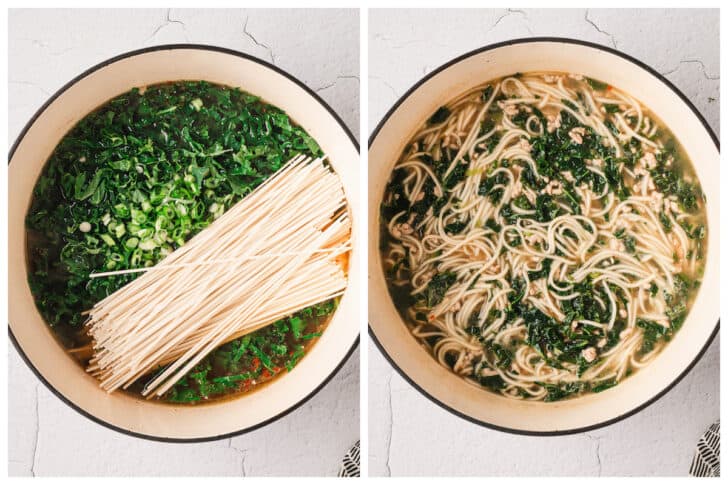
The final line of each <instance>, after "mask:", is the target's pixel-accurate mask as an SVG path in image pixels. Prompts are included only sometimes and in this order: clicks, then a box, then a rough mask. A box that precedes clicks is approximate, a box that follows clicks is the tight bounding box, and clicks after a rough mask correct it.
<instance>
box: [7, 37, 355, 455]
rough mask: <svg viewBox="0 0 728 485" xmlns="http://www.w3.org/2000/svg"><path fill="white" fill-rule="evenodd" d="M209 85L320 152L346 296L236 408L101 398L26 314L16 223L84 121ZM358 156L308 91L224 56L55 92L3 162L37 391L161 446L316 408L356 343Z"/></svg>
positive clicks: (15, 333)
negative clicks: (282, 120)
mask: <svg viewBox="0 0 728 485" xmlns="http://www.w3.org/2000/svg"><path fill="white" fill-rule="evenodd" d="M178 80H206V81H209V82H213V83H219V84H224V85H228V86H235V87H239V88H241V89H243V90H245V91H248V92H250V93H252V94H255V95H258V96H260V97H261V98H262V99H263V100H264V101H266V102H268V103H271V104H273V105H275V106H277V107H279V108H281V109H283V110H284V111H286V112H287V113H288V114H289V115H290V116H291V118H292V119H293V120H294V121H296V122H297V123H298V124H299V125H301V126H302V127H303V128H304V129H305V130H306V131H307V132H308V133H309V134H310V135H311V136H312V137H313V138H314V139H315V140H316V141H317V142H318V143H319V145H320V146H321V147H322V149H323V151H324V153H326V154H327V156H328V157H329V162H330V163H331V165H332V166H333V168H334V169H335V170H336V172H337V174H338V175H339V177H340V178H341V180H342V185H343V187H344V192H345V194H346V197H347V200H348V202H349V207H350V213H351V217H352V222H353V224H352V225H353V229H352V242H353V250H352V254H351V257H350V262H349V285H348V287H347V289H346V291H345V293H344V295H343V296H342V298H341V301H340V304H339V307H338V309H337V311H336V313H335V314H334V316H333V318H332V320H331V322H330V323H329V325H328V327H327V329H326V331H325V332H324V333H323V335H322V337H321V338H320V339H319V341H318V342H317V343H316V344H315V345H314V346H313V347H312V349H311V351H310V352H308V353H307V355H306V356H305V357H304V358H303V359H302V360H301V362H299V364H298V365H297V366H296V367H295V368H294V369H293V370H292V371H291V372H289V373H284V374H283V375H281V376H279V377H277V378H276V380H275V381H273V382H272V383H270V384H267V385H265V386H263V387H262V388H261V389H259V390H256V391H254V392H252V393H249V394H246V395H243V396H241V397H237V398H232V399H225V400H220V401H215V402H212V403H207V404H204V405H200V406H180V405H169V404H162V403H157V402H152V401H146V400H144V399H139V398H135V397H134V396H131V395H129V394H126V393H120V392H117V393H113V394H111V395H108V394H106V393H105V392H104V391H103V390H101V389H100V387H99V386H98V384H97V383H96V382H95V380H94V379H93V378H92V377H91V376H89V375H88V374H86V372H84V371H83V369H82V368H81V367H80V366H78V365H77V364H76V363H75V362H73V360H72V358H71V357H70V356H68V355H67V354H66V353H65V350H64V349H63V348H62V347H61V345H60V344H58V343H57V342H56V341H55V339H54V338H53V335H52V333H51V330H50V329H48V326H47V325H46V324H45V323H44V322H43V320H42V318H41V317H40V314H39V313H38V311H37V309H36V308H35V306H34V303H33V300H32V295H31V294H30V289H29V287H28V284H27V276H26V262H25V251H24V240H25V237H24V224H23V220H24V217H25V212H26V211H27V207H28V204H29V201H30V193H31V191H32V187H33V185H34V184H35V180H36V179H37V175H38V173H39V172H40V170H41V168H42V166H43V165H44V163H45V160H47V158H48V156H49V155H50V153H51V152H52V150H53V148H55V145H56V144H57V143H58V141H60V138H62V137H63V135H65V133H66V132H67V131H68V130H69V129H70V128H71V127H72V126H73V125H75V123H76V122H78V121H79V120H80V119H81V118H83V116H85V115H86V114H87V113H89V112H91V111H92V110H93V109H95V108H96V107H98V106H100V105H101V104H103V103H104V102H106V101H107V100H109V99H111V98H113V97H115V96H117V95H120V94H122V93H124V92H127V91H128V90H129V89H131V88H132V87H135V86H143V85H148V84H154V83H160V82H168V81H178ZM358 156H359V145H358V143H357V141H356V139H355V138H354V136H353V135H352V133H351V131H350V130H349V129H348V128H347V127H346V125H345V124H344V122H343V121H342V120H341V118H340V117H339V116H338V115H337V114H336V113H335V112H334V111H333V109H332V108H331V107H329V106H328V104H326V102H324V101H323V100H322V99H321V98H320V97H319V96H318V95H317V94H316V93H315V92H314V91H313V90H311V89H310V88H308V87H306V86H305V85H304V84H303V83H302V82H301V81H299V80H297V79H296V78H295V77H293V76H292V75H290V74H288V73H286V72H285V71H283V70H282V69H280V68H278V67H276V66H274V65H272V64H270V63H268V62H265V61H262V60H260V59H258V58H256V57H253V56H250V55H247V54H244V53H241V52H237V51H234V50H230V49H225V48H220V47H215V46H207V45H198V44H174V45H161V46H154V47H150V48H145V49H140V50H135V51H131V52H127V53H125V54H121V55H118V56H116V57H114V58H112V59H109V60H107V61H104V62H102V63H100V64H98V65H96V66H94V67H91V68H90V69H88V70H87V71H85V72H83V73H82V74H80V75H79V76H77V77H76V78H74V79H73V80H71V81H70V82H68V83H67V84H66V85H65V86H63V87H62V88H61V89H59V90H58V91H57V92H56V93H55V94H54V95H53V96H51V97H50V99H49V100H48V101H46V102H45V103H44V104H43V106H41V108H40V109H38V111H37V112H36V113H35V114H34V115H33V117H32V118H31V119H30V121H29V122H28V123H27V124H26V125H25V127H24V128H23V130H22V131H21V133H20V135H19V136H18V138H17V140H16V141H15V143H14V145H13V147H12V148H11V150H10V154H9V160H10V162H9V169H8V172H9V180H10V182H11V189H10V194H9V210H8V216H9V221H8V224H9V226H8V227H9V234H10V235H11V237H10V238H9V248H8V249H9V254H10V257H9V261H8V280H9V302H10V307H9V321H10V324H9V327H8V331H9V336H10V340H11V341H12V342H13V344H14V345H15V348H16V349H17V351H18V353H19V354H20V355H21V356H22V358H23V359H24V360H25V362H26V364H27V365H28V366H29V367H30V368H31V370H32V371H33V372H34V373H35V374H36V376H37V377H38V378H39V379H40V380H41V381H42V382H43V383H44V384H45V385H46V387H47V388H48V389H49V390H50V391H51V392H52V393H53V394H55V395H56V396H57V397H58V398H60V399H61V400H62V401H63V402H65V403H66V404H68V405H69V406H71V407H72V408H73V409H75V410H76V411H78V412H79V413H81V414H82V415H84V416H86V417H87V418H89V419H91V420H93V421H95V422H97V423H99V424H102V425H104V426H106V427H108V428H111V429H114V430H116V431H119V432H122V433H126V434H129V435H132V436H135V437H140V438H146V439H152V440H158V441H165V442H200V441H208V440H215V439H222V438H227V437H230V436H235V435H238V434H241V433H245V432H248V431H252V430H255V429H258V428H260V427H262V426H265V425H267V424H269V423H271V422H273V421H275V420H277V419H279V418H281V417H283V416H285V415H287V414H288V413H290V412H291V411H293V410H294V409H296V408H298V407H299V406H301V405H302V404H303V403H305V402H306V401H307V400H309V399H310V398H311V397H313V396H314V395H315V394H316V393H317V392H318V391H319V390H321V389H322V388H323V387H324V385H326V384H327V383H328V382H329V381H330V380H331V378H332V377H333V376H334V375H335V374H336V373H337V372H338V371H339V369H340V368H341V367H342V366H343V365H344V363H345V362H346V361H347V360H348V358H349V357H350V356H351V354H352V353H353V352H354V350H355V348H356V347H357V345H358V343H359V325H358V323H357V322H358V318H357V317H358V314H359V312H358V305H359V302H358V288H359V280H360V279H361V278H360V277H359V274H360V271H361V268H360V267H359V263H358V260H359V254H360V253H361V252H362V251H363V244H366V239H365V238H363V237H361V236H360V235H359V226H360V225H361V223H360V222H359V220H358V218H357V214H358V213H359V209H358V206H359V199H360V198H359V195H358V185H359V184H358V177H357V174H358V169H359V164H358Z"/></svg>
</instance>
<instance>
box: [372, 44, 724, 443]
mask: <svg viewBox="0 0 728 485" xmlns="http://www.w3.org/2000/svg"><path fill="white" fill-rule="evenodd" d="M530 71H562V72H568V73H577V74H582V75H584V76H588V77H591V78H594V79H597V80H600V81H604V82H607V83H609V84H610V85H613V86H615V87H617V88H618V89H620V90H622V91H624V92H626V93H629V94H630V95H632V96H633V97H635V98H636V99H638V100H639V101H640V102H642V103H643V104H644V105H645V106H647V107H648V108H649V109H651V110H652V111H653V112H654V113H655V114H656V115H657V116H658V117H659V118H660V119H661V120H662V121H663V122H664V123H665V125H666V126H667V127H669V128H670V130H672V132H673V133H674V135H675V136H676V137H677V138H678V140H679V141H680V143H681V144H682V146H683V147H684V149H685V151H686V153H687V155H688V156H689V158H690V159H691V161H692V163H693V165H694V167H695V170H696V173H697V175H698V178H699V179H700V183H701V185H702V188H703V191H704V193H705V195H706V198H707V203H706V209H707V219H708V228H709V229H708V249H707V254H706V258H707V261H706V271H705V275H704V278H703V282H702V285H701V289H700V290H699V293H698V295H697V297H696V300H695V302H694V303H693V307H692V309H691V311H690V313H689V315H688V318H687V320H686V321H685V323H684V325H683V327H682V328H681V329H680V330H679V331H678V332H677V333H676V335H675V337H674V339H673V340H672V341H671V342H670V343H669V344H668V345H667V346H666V347H665V349H664V350H662V352H661V353H660V354H659V355H658V356H657V358H656V359H655V360H654V361H653V362H652V363H651V364H650V365H648V366H647V367H646V368H644V369H641V370H640V371H639V372H637V373H636V374H635V375H633V376H631V377H629V378H627V379H626V380H624V381H622V382H620V384H619V385H617V386H615V387H613V388H611V389H608V390H606V391H604V392H601V393H599V394H587V395H584V396H581V397H578V398H574V399H569V400H565V401H560V402H553V403H544V402H529V401H518V400H512V399H508V398H506V397H502V396H499V395H497V394H495V393H492V392H489V391H486V390H483V389H480V388H479V387H476V386H474V385H472V384H469V383H467V382H466V381H465V380H463V379H461V378H459V377H457V376H455V375H454V374H453V373H452V372H451V371H449V370H447V369H445V368H444V367H442V366H440V365H439V364H438V363H437V362H436V360H435V359H434V358H433V357H432V356H431V355H430V354H429V353H428V352H427V351H426V350H425V349H424V348H423V347H421V345H420V344H419V343H418V342H417V340H416V339H415V338H414V337H413V336H412V335H411V334H410V332H409V330H408V329H407V327H406V326H405V324H404V322H403V321H402V319H401V317H400V315H399V313H398V312H397V310H396V308H395V306H394V304H393V303H392V300H391V298H390V296H389V293H388V290H387V286H386V282H385V279H384V274H383V269H382V261H381V255H380V252H379V244H380V240H379V239H380V233H379V205H380V203H381V200H382V197H383V194H384V190H385V187H386V184H387V181H388V179H389V175H390V173H391V171H392V168H393V167H394V165H395V163H396V161H397V160H398V159H399V157H400V154H401V153H402V150H403V149H404V147H405V144H406V143H407V141H408V140H409V139H411V137H412V136H413V135H414V134H415V132H416V131H417V129H418V127H419V126H421V124H422V123H423V122H424V121H425V120H426V119H427V118H428V117H429V116H430V115H432V113H434V112H435V111H436V110H437V108H438V107H439V106H441V105H443V104H445V103H446V102H447V101H448V100H450V99H452V98H454V97H456V96H457V95H458V94H460V93H463V92H465V91H467V90H469V89H471V88H473V87H476V86H478V85H480V84H483V83H485V82H487V81H489V80H492V79H496V78H500V77H502V76H506V75H511V74H514V73H516V72H530ZM400 102H401V103H400V104H399V105H398V106H397V107H396V108H394V109H393V110H392V111H391V112H390V113H389V114H388V115H387V118H385V120H384V121H383V122H382V124H381V125H380V127H379V131H378V132H377V133H376V135H375V137H374V139H373V141H372V142H371V144H370V149H369V193H370V198H369V207H368V210H369V220H368V230H369V238H370V245H369V253H368V254H369V325H370V328H371V330H372V332H373V334H374V336H375V338H376V340H377V341H378V342H379V344H380V348H381V349H382V350H383V351H384V353H385V354H386V355H387V356H388V358H389V359H390V360H391V361H392V362H393V363H394V364H395V366H396V367H398V368H399V370H400V371H401V372H402V373H403V374H405V375H406V376H408V377H409V378H410V379H411V380H412V381H413V382H414V383H415V385H416V386H417V387H418V388H420V390H421V391H422V392H424V393H425V394H426V395H428V396H429V397H431V398H432V399H434V400H435V401H437V402H439V403H440V404H441V405H444V406H445V407H447V408H450V409H451V410H453V411H455V412H457V413H459V414H462V415H465V416H466V417H468V418H470V419H472V420H475V421H477V422H480V423H483V424H487V425H491V426H498V427H502V428H507V429H509V430H513V431H517V432H533V433H554V432H565V431H573V430H577V429H580V428H585V427H591V426H594V425H598V424H602V423H606V422H608V421H611V420H614V419H616V418H619V417H621V416H624V415H625V414H628V413H631V412H632V411H634V410H635V409H637V408H639V407H640V406H642V405H643V404H645V403H647V402H649V401H650V400H651V399H653V398H655V397H656V396H657V395H658V394H660V393H661V392H662V391H663V390H665V389H667V388H668V387H670V386H671V384H672V383H673V382H675V381H676V379H678V377H679V376H681V375H682V374H683V372H684V371H686V369H688V368H689V367H690V366H691V365H692V363H693V362H694V361H695V360H696V359H698V358H699V356H700V355H702V351H703V350H704V347H707V344H708V343H709V342H710V340H711V337H712V335H713V332H714V330H715V329H716V322H717V320H718V314H719V310H718V304H717V302H718V301H719V300H718V247H719V241H718V233H719V230H718V227H719V221H718V216H719V200H720V199H719V192H718V177H716V174H717V170H718V163H719V153H718V149H717V146H716V143H715V142H714V141H713V140H712V138H711V135H710V133H709V131H708V128H707V127H706V126H704V125H703V122H702V121H701V119H700V118H699V117H698V116H697V115H696V114H695V113H694V112H693V111H692V110H691V108H690V106H689V105H688V104H687V103H686V102H684V101H683V100H682V99H680V97H679V96H678V95H677V94H676V92H675V91H673V90H672V89H671V88H670V87H669V86H668V85H667V84H665V83H664V82H663V81H662V80H660V79H659V78H658V77H657V76H656V75H654V74H652V73H650V72H649V71H648V70H646V69H644V68H642V67H640V66H639V65H638V64H636V63H635V62H632V61H630V60H628V59H626V58H625V57H622V56H620V55H617V54H614V53H612V52H609V51H607V50H603V49H600V48H596V47H590V46H586V45H582V44H576V43H570V42H561V41H557V40H555V41H531V42H521V43H514V44H510V45H502V46H499V47H495V48H492V49H487V50H482V51H480V52H476V53H473V54H471V55H468V56H466V57H464V58H463V59H461V60H459V61H457V62H455V63H453V64H451V65H449V66H448V67H446V68H444V69H442V70H440V71H437V72H435V73H434V74H433V75H431V76H430V77H428V78H426V79H425V80H423V81H421V82H420V83H419V84H418V85H417V86H416V88H414V90H413V91H411V92H410V93H409V94H408V95H406V96H405V97H404V98H403V99H402V100H400Z"/></svg>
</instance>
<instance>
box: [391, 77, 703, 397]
mask: <svg viewBox="0 0 728 485" xmlns="http://www.w3.org/2000/svg"><path fill="white" fill-rule="evenodd" d="M691 181H692V182H691ZM704 220H705V218H704V201H703V198H702V192H701V191H700V186H699V184H697V178H695V176H694V175H693V173H692V172H691V168H690V167H689V162H687V161H686V160H681V154H680V152H679V150H678V149H677V148H676V142H675V141H674V140H673V139H672V135H671V134H670V133H669V132H668V131H667V130H666V129H664V128H662V127H661V126H660V124H659V121H658V120H657V119H655V117H654V116H653V115H652V114H651V113H650V112H649V111H647V110H646V109H645V108H644V107H642V106H641V105H640V104H639V103H638V102H637V101H636V100H635V99H633V98H632V97H630V96H629V95H627V94H625V93H622V92H620V91H618V90H616V89H613V88H611V87H608V86H606V85H603V84H602V83H599V82H597V81H593V80H591V79H584V78H582V77H581V76H578V75H566V74H560V73H529V74H526V75H520V74H519V75H515V76H512V77H507V78H503V79H500V80H497V81H494V82H491V83H488V84H486V85H482V86H479V87H478V88H475V89H472V90H470V91H468V92H467V93H465V94H463V95H461V96H460V97H458V98H457V99H455V100H453V101H451V102H449V103H448V104H447V105H446V106H444V107H442V108H440V109H439V110H438V111H437V112H436V113H435V114H434V115H433V116H432V118H430V120H429V121H428V122H427V123H426V124H425V125H424V126H422V127H421V129H420V130H419V131H418V132H417V133H416V134H415V136H414V137H413V138H412V139H411V140H410V142H409V143H408V144H407V148H406V149H405V151H404V153H403V155H402V157H401V159H400V160H399V161H398V163H397V165H396V167H395V169H394V172H393V175H392V178H391V180H390V183H389V185H388V188H387V191H386V193H385V196H384V200H383V204H382V226H383V237H384V238H385V241H386V244H385V246H384V249H383V260H384V265H385V270H386V271H387V275H388V280H389V285H390V290H391V292H392V294H393V296H394V298H395V302H396V303H397V305H398V307H399V309H400V311H401V312H402V313H403V315H404V316H405V318H406V320H407V322H408V324H409V325H410V326H411V331H412V333H413V335H414V336H416V337H418V338H419V339H421V340H422V341H423V343H424V344H425V345H426V346H427V347H428V348H429V349H430V350H431V352H432V353H433V355H434V356H435V357H436V358H437V360H438V361H439V362H440V363H441V364H442V365H444V366H447V367H448V368H451V369H452V370H453V371H454V372H455V373H457V374H459V375H461V376H462V377H464V378H465V379H467V380H468V381H469V382H472V383H473V384H475V385H481V386H483V387H485V388H489V389H491V390H494V391H497V392H499V393H501V394H503V395H505V396H508V397H511V398H518V399H531V400H546V401H551V400H557V399H561V398H564V397H567V396H572V395H578V394H579V393H581V392H587V391H594V392H598V391H601V390H603V389H606V388H608V387H611V386H613V385H615V384H617V383H618V382H619V381H620V380H622V379H624V378H625V377H626V376H628V375H629V374H630V373H631V372H634V371H635V370H636V369H639V368H641V367H643V366H645V365H647V364H648V363H649V362H650V361H652V360H653V359H654V358H655V357H656V356H657V355H658V353H659V351H660V349H661V348H662V347H663V346H664V345H665V343H666V342H667V340H668V339H669V338H670V336H671V335H672V333H673V332H674V331H676V330H677V329H678V328H679V326H680V324H681V323H682V321H683V320H684V318H685V315H686V313H687V310H688V306H689V304H690V302H691V297H692V295H693V294H694V292H695V291H696V289H697V287H698V285H699V278H700V276H701V275H702V266H703V264H702V258H703V254H704V247H703V239H704V237H705V226H704Z"/></svg>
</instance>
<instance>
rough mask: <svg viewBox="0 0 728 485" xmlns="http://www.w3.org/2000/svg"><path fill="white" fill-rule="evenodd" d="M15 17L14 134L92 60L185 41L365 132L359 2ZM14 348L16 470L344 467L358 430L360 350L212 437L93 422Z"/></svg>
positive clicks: (329, 471)
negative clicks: (304, 392) (259, 65)
mask: <svg viewBox="0 0 728 485" xmlns="http://www.w3.org/2000/svg"><path fill="white" fill-rule="evenodd" d="M9 24H10V29H9V51H10V52H9V68H8V76H9V84H10V86H9V111H10V112H9V139H10V140H14V139H15V138H16V136H17V135H18V134H19V133H20V130H21V129H22V127H23V126H24V124H25V123H26V122H27V121H28V119H30V117H31V116H32V115H33V113H34V112H35V111H36V109H38V108H39V107H40V105H41V104H42V103H43V102H44V101H45V100H47V99H48V98H49V97H50V95H51V94H52V93H54V92H55V91H56V90H57V89H58V88H60V87H61V86H63V85H64V84H65V83H66V82H68V81H70V80H71V79H72V78H74V77H75V76H76V75H78V74H79V73H81V72H82V71H84V70H86V69H87V68H89V67H91V66H93V65H94V64H97V63H99V62H101V61H103V60H106V59H108V58H110V57H112V56H115V55H117V54H121V53H123V52H126V51H129V50H133V49H139V48H143V47H148V46H152V45H157V44H169V43H182V42H191V43H201V44H214V45H218V46H222V47H228V48H231V49H236V50H240V51H242V52H246V53H248V54H252V55H255V56H258V57H260V58H261V59H264V60H267V61H269V62H273V63H274V64H276V65H277V66H279V67H281V68H282V69H284V70H286V71H288V72H289V73H290V74H292V75H294V76H296V77H297V78H298V79H300V80H301V81H303V82H304V83H305V84H306V85H307V86H309V87H310V88H312V89H314V90H315V91H316V92H317V93H319V94H320V95H321V96H322V97H323V98H324V99H325V100H326V101H327V102H328V103H329V104H330V105H331V106H332V107H333V108H334V110H336V112H337V113H339V115H340V116H341V117H342V118H343V120H344V121H345V122H346V124H347V125H348V126H349V128H350V129H351V130H352V132H354V134H355V135H356V136H357V137H358V135H359V78H358V73H359V17H358V11H357V10H308V11H307V10H303V11H300V10H290V9H287V10H277V11H266V10H228V11H226V10H197V11H191V10H171V11H170V10H113V11H112V10H107V11H103V10H33V11H32V12H31V11H28V10H11V11H10V13H9ZM311 26H315V28H311ZM332 39H334V40H335V41H332ZM8 352H9V362H8V367H9V371H8V373H9V376H8V377H9V382H8V389H9V392H8V396H9V403H8V419H9V429H8V441H9V443H8V444H9V447H8V448H9V456H8V460H9V474H10V475H39V476H40V475H46V476H47V475H97V476H98V475H117V476H119V475H130V474H134V475H146V476H149V475H174V476H177V475H232V476H241V475H334V474H336V473H337V472H338V469H339V463H340V461H341V458H342V457H343V455H344V453H345V452H346V451H347V449H348V448H349V447H350V446H351V445H352V444H354V442H355V441H356V440H357V439H358V438H359V350H357V351H355V352H354V354H353V355H352V356H351V358H350V359H349V360H348V362H347V363H346V365H345V366H344V367H343V368H342V369H341V371H340V372H339V373H338V374H337V375H336V377H334V379H332V381H331V382H329V383H328V385H326V387H324V389H322V390H321V391H320V392H319V393H318V394H317V395H316V396H315V397H313V398H312V399H311V400H310V401H308V402H307V403H306V404H304V405H303V406H302V407H300V408H299V409H297V410H296V411H294V412H293V413H291V414H289V415H288V416H286V417H284V418H283V419H281V420H279V421H277V422H275V423H273V424H271V425H269V426H266V427H264V428H262V429H260V430H257V431H254V432H252V433H249V434H245V435H243V436H239V437H236V438H232V439H228V440H222V441H216V442H211V443H202V444H163V443H156V442H150V441H146V440H140V439H136V438H130V437H128V436H126V435H123V434H120V433H117V432H114V431H110V430H108V429H106V428H104V427H102V426H100V425H98V424H95V423H93V422H91V421H89V420H88V419H86V418H84V417H82V416H81V415H80V414H78V413H76V412H75V411H74V410H72V409H71V408H69V407H68V406H66V405H65V404H63V403H62V402H61V401H60V400H59V399H57V398H56V397H55V396H54V395H52V394H51V393H50V392H49V391H48V390H47V389H46V388H45V386H43V385H42V384H41V383H40V382H39V381H38V380H37V379H36V377H35V376H34V374H33V373H32V372H31V371H30V370H29V369H28V368H27V367H26V365H25V363H23V362H22V360H21V359H20V357H19V356H18V354H17V352H16V351H15V349H14V348H13V347H12V345H10V348H9V350H8Z"/></svg>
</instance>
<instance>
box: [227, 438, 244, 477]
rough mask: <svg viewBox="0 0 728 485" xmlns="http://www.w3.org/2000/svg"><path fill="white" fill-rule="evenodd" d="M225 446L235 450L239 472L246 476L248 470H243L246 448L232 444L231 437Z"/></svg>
mask: <svg viewBox="0 0 728 485" xmlns="http://www.w3.org/2000/svg"><path fill="white" fill-rule="evenodd" d="M227 447H228V448H230V449H231V450H233V451H235V452H236V453H237V454H238V456H240V473H241V474H242V476H244V477H245V476H247V474H248V472H247V470H245V458H247V453H248V450H247V449H240V448H238V447H237V446H233V439H232V438H228V445H227Z"/></svg>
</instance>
